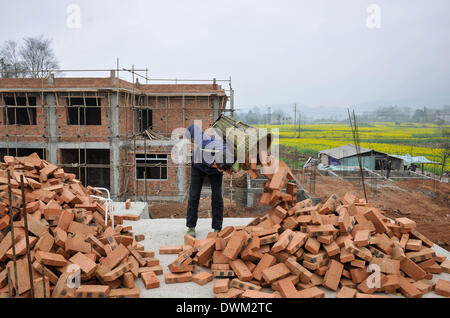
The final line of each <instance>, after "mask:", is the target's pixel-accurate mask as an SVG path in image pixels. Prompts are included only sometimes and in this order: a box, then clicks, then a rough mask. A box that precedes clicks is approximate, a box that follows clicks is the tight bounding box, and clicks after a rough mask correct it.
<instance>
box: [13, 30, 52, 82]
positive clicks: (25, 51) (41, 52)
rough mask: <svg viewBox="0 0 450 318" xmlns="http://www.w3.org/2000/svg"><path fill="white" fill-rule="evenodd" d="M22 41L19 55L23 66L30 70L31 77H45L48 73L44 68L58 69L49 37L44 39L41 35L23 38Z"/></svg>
mask: <svg viewBox="0 0 450 318" xmlns="http://www.w3.org/2000/svg"><path fill="white" fill-rule="evenodd" d="M24 41H25V44H24V46H23V47H22V48H21V49H20V56H21V58H22V61H23V63H24V64H25V67H26V68H27V69H28V70H30V71H32V73H31V77H39V78H42V77H47V76H48V74H47V72H45V71H44V70H50V69H59V64H58V61H57V59H56V57H55V54H54V53H53V50H52V48H51V43H52V41H51V40H50V39H45V38H44V37H43V36H42V35H41V36H39V37H36V38H31V37H30V38H25V39H24Z"/></svg>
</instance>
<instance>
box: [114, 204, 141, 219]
mask: <svg viewBox="0 0 450 318" xmlns="http://www.w3.org/2000/svg"><path fill="white" fill-rule="evenodd" d="M112 204H113V207H114V211H113V214H115V215H124V214H135V215H139V216H140V217H141V219H149V218H150V217H149V215H148V204H147V202H133V201H131V206H130V208H129V209H128V210H127V209H125V202H113V203H112Z"/></svg>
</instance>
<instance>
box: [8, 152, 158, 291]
mask: <svg viewBox="0 0 450 318" xmlns="http://www.w3.org/2000/svg"><path fill="white" fill-rule="evenodd" d="M3 159H4V162H0V231H1V232H0V297H1V298H3V297H17V296H19V297H36V298H44V297H45V298H49V297H52V298H56V297H65V298H74V297H99V298H100V297H101V298H103V297H111V298H124V297H139V296H140V289H139V288H136V287H135V279H136V278H138V277H139V276H141V277H142V279H143V280H144V282H145V284H146V285H147V284H150V286H155V284H154V283H153V281H152V279H153V277H152V276H151V274H150V275H149V274H147V273H148V272H151V273H152V274H153V275H154V274H161V273H162V268H161V266H160V265H159V260H158V259H155V258H154V256H155V255H154V254H155V253H154V252H151V251H144V246H143V245H142V244H140V243H138V241H142V240H144V239H145V237H144V236H143V235H142V234H141V235H135V236H134V235H133V233H132V226H123V220H138V219H139V216H136V215H132V214H129V215H125V216H119V215H114V217H113V220H114V228H113V227H112V224H113V222H112V221H113V220H111V217H110V214H108V219H107V223H106V224H105V215H106V211H105V210H106V206H105V203H104V201H98V200H97V199H96V198H93V197H92V196H91V195H95V196H101V195H102V193H101V192H99V191H98V190H96V189H94V188H92V187H90V186H88V187H84V186H83V185H82V184H81V183H80V181H79V180H77V179H76V178H75V175H74V174H71V173H65V172H64V170H63V169H61V168H58V167H57V166H55V165H53V164H51V163H49V162H47V161H45V160H41V159H40V158H39V156H38V155H37V154H36V153H33V154H31V155H29V156H26V157H23V158H21V159H19V158H16V157H12V156H5V157H4V158H3ZM24 202H25V204H24ZM24 205H25V209H24ZM127 205H128V204H127ZM25 215H26V218H25ZM75 265H76V266H75ZM77 272H78V274H79V278H80V284H79V285H78V284H75V282H76V280H75V279H73V280H72V277H74V276H75V275H76V274H77ZM16 273H17V275H16ZM72 281H73V282H74V284H73V285H72V284H68V282H72ZM158 284H159V283H158Z"/></svg>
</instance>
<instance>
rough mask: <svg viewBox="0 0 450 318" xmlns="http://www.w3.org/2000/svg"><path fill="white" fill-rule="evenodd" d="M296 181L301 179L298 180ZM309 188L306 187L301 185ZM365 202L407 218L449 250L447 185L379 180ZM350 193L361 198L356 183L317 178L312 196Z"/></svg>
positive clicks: (449, 229) (357, 183)
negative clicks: (376, 188)
mask: <svg viewBox="0 0 450 318" xmlns="http://www.w3.org/2000/svg"><path fill="white" fill-rule="evenodd" d="M297 179H298V180H301V179H300V178H299V177H297ZM302 186H303V187H304V188H305V189H309V184H305V185H302ZM366 189H367V194H368V198H367V199H368V201H369V202H373V203H374V204H375V206H376V207H379V208H381V209H382V210H383V211H385V212H386V215H387V216H388V217H390V218H397V217H402V216H407V217H408V218H410V219H412V220H414V221H415V222H416V223H417V230H418V231H419V232H421V233H423V234H424V235H425V236H427V237H428V238H429V239H431V240H432V241H433V242H435V243H436V244H438V245H440V246H442V247H443V248H445V249H447V250H450V205H449V195H450V185H449V184H447V183H442V182H441V183H439V184H438V186H437V187H436V189H437V192H435V191H434V189H435V181H433V180H411V179H409V180H401V181H398V182H390V181H379V184H378V191H372V190H373V189H372V187H371V186H368V187H366ZM349 191H351V192H353V193H355V194H356V195H358V196H359V197H364V193H363V190H362V186H361V183H360V182H359V181H349V180H342V179H338V178H334V177H328V176H317V177H316V181H315V193H314V195H315V196H317V197H320V198H322V199H326V198H327V196H328V195H329V193H330V192H334V193H336V194H337V195H338V196H342V195H344V194H345V193H346V192H349Z"/></svg>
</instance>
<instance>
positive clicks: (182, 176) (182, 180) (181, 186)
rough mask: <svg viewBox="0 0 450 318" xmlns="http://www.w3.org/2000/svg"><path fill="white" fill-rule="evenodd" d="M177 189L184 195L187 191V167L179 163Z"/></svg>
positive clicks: (179, 193)
mask: <svg viewBox="0 0 450 318" xmlns="http://www.w3.org/2000/svg"><path fill="white" fill-rule="evenodd" d="M177 189H178V195H184V192H185V191H186V167H184V166H183V165H177Z"/></svg>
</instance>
